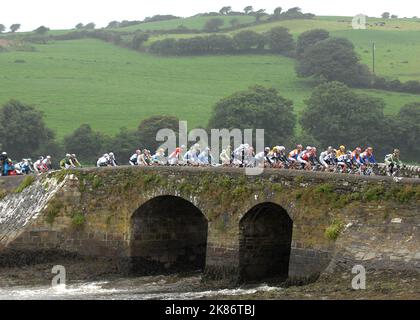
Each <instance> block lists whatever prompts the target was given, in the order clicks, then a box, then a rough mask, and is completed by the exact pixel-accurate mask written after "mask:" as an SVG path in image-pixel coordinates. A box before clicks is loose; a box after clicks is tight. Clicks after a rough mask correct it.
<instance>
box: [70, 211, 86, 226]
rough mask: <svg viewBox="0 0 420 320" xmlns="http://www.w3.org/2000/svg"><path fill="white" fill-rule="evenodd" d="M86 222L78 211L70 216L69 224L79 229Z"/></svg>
mask: <svg viewBox="0 0 420 320" xmlns="http://www.w3.org/2000/svg"><path fill="white" fill-rule="evenodd" d="M85 222H86V217H85V216H84V214H83V213H81V212H80V211H77V212H74V213H73V214H72V216H71V224H72V226H73V227H76V228H79V227H81V226H83V225H84V224H85Z"/></svg>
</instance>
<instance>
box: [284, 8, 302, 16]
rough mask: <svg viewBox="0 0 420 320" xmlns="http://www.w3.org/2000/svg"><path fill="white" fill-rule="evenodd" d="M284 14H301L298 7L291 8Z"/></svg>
mask: <svg viewBox="0 0 420 320" xmlns="http://www.w3.org/2000/svg"><path fill="white" fill-rule="evenodd" d="M286 13H287V14H290V15H295V14H301V13H302V9H301V8H299V7H293V8H290V9H289V10H287V11H286Z"/></svg>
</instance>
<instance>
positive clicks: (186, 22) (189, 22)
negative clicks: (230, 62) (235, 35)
mask: <svg viewBox="0 0 420 320" xmlns="http://www.w3.org/2000/svg"><path fill="white" fill-rule="evenodd" d="M214 18H220V19H222V20H223V21H224V25H223V26H222V27H221V29H223V28H229V27H231V26H232V25H231V24H230V21H231V20H232V19H237V21H238V23H241V24H242V23H250V22H254V21H255V17H253V16H217V17H211V16H209V17H190V18H183V19H173V20H166V21H156V22H148V23H141V24H137V25H133V26H129V27H124V28H116V29H113V30H114V31H120V32H127V31H128V32H131V31H136V30H143V31H147V30H169V29H177V28H179V27H186V28H188V29H196V30H201V29H203V27H204V25H205V24H206V22H207V21H209V20H211V19H214Z"/></svg>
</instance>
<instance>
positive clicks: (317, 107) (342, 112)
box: [300, 82, 386, 149]
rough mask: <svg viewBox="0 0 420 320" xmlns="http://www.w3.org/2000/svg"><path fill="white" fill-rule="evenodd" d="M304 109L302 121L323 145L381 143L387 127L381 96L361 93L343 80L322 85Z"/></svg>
mask: <svg viewBox="0 0 420 320" xmlns="http://www.w3.org/2000/svg"><path fill="white" fill-rule="evenodd" d="M305 103H306V105H307V107H306V109H305V110H304V111H303V112H302V115H301V118H300V124H301V125H302V127H303V129H304V130H305V131H306V132H307V133H309V134H310V135H312V136H313V137H314V138H315V139H316V140H318V141H319V142H320V143H321V144H322V146H324V147H325V146H329V145H333V146H338V145H342V144H344V145H347V146H348V148H349V149H350V148H355V147H358V146H360V147H366V146H376V147H378V146H381V145H382V141H383V140H382V137H383V135H384V131H385V128H386V125H385V123H386V122H385V116H384V113H383V109H384V106H385V103H384V101H383V100H381V99H377V98H373V97H370V96H367V95H358V94H356V93H355V92H353V91H352V90H350V89H349V88H348V87H347V86H346V85H345V84H343V83H340V82H329V83H324V84H322V85H320V86H318V87H317V88H316V89H315V90H314V92H313V93H312V96H311V97H310V99H309V100H308V101H306V102H305Z"/></svg>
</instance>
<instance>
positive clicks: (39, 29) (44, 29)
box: [34, 26, 50, 34]
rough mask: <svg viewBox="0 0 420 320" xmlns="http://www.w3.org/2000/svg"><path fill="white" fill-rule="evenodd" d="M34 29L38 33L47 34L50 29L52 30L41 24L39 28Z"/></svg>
mask: <svg viewBox="0 0 420 320" xmlns="http://www.w3.org/2000/svg"><path fill="white" fill-rule="evenodd" d="M34 31H35V33H38V34H46V33H47V32H48V31H50V29H49V28H47V27H45V26H40V27H39V28H37V29H35V30H34Z"/></svg>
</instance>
